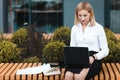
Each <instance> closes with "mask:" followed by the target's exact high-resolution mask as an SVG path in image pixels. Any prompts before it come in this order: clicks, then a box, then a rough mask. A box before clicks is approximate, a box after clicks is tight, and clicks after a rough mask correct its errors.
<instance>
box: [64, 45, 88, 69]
mask: <svg viewBox="0 0 120 80" xmlns="http://www.w3.org/2000/svg"><path fill="white" fill-rule="evenodd" d="M64 62H65V67H66V68H67V67H68V68H88V67H89V66H90V64H89V51H88V48H87V47H64Z"/></svg>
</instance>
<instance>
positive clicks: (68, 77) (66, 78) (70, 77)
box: [65, 71, 74, 80]
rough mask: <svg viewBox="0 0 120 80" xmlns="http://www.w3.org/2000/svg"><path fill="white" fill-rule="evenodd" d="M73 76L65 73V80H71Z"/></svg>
mask: <svg viewBox="0 0 120 80" xmlns="http://www.w3.org/2000/svg"><path fill="white" fill-rule="evenodd" d="M73 76H74V74H73V73H72V72H70V71H67V72H66V73H65V80H73Z"/></svg>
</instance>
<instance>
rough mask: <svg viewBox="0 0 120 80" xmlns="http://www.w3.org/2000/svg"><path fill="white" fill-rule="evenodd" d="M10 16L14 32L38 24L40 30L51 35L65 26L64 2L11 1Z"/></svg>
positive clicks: (55, 0)
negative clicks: (25, 26) (25, 25)
mask: <svg viewBox="0 0 120 80" xmlns="http://www.w3.org/2000/svg"><path fill="white" fill-rule="evenodd" d="M8 16H9V19H8V22H9V25H10V26H13V31H16V30H18V29H19V28H20V27H23V26H24V24H28V25H31V24H36V25H37V29H38V30H42V31H44V32H47V33H51V32H52V31H54V30H55V29H56V28H57V27H60V26H62V25H63V4H62V0H10V4H9V13H8ZM11 28H12V27H11ZM11 30H12V29H11Z"/></svg>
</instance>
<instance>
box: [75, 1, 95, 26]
mask: <svg viewBox="0 0 120 80" xmlns="http://www.w3.org/2000/svg"><path fill="white" fill-rule="evenodd" d="M80 10H87V11H88V12H89V13H90V26H94V25H95V17H94V11H93V8H92V6H91V5H90V3H88V2H80V3H79V4H78V5H77V7H76V10H75V20H74V24H78V23H79V20H78V11H80Z"/></svg>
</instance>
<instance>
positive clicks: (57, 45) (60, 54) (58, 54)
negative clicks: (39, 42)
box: [42, 41, 65, 63]
mask: <svg viewBox="0 0 120 80" xmlns="http://www.w3.org/2000/svg"><path fill="white" fill-rule="evenodd" d="M64 46H65V44H64V43H63V42H59V41H55V42H49V43H48V44H47V45H46V46H45V47H44V48H43V54H42V60H43V62H57V63H62V62H64V49H63V47H64Z"/></svg>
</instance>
